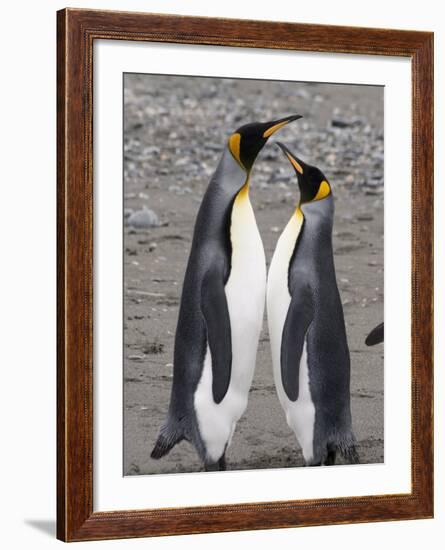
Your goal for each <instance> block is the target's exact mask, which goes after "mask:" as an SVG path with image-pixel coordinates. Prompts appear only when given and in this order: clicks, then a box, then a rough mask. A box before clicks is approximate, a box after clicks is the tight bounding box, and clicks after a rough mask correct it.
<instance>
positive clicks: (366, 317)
mask: <svg viewBox="0 0 445 550" xmlns="http://www.w3.org/2000/svg"><path fill="white" fill-rule="evenodd" d="M124 92H125V100H124V103H125V111H124V126H125V132H124V154H125V168H124V203H125V216H126V222H125V225H124V248H125V253H124V266H125V267H124V286H125V288H124V407H125V412H124V474H125V475H138V474H139V475H142V474H155V473H170V472H192V471H199V470H201V469H202V467H201V465H200V463H199V460H198V459H197V455H196V453H195V451H194V449H193V448H192V447H191V446H190V445H189V444H188V443H186V442H183V443H181V444H179V445H177V446H176V447H175V448H174V449H173V450H172V452H171V453H170V454H169V455H168V456H166V457H164V458H163V459H161V460H159V461H156V460H152V459H151V458H150V452H151V450H152V448H153V445H154V442H155V440H156V436H157V433H158V431H159V428H160V427H161V424H162V423H163V421H164V420H165V417H166V412H167V408H168V403H169V397H170V388H171V382H172V374H173V365H172V361H173V345H174V334H175V327H176V320H177V314H178V307H179V300H180V294H181V285H182V280H183V276H184V270H185V266H186V262H187V258H188V255H189V251H190V245H191V238H192V228H193V223H194V219H195V216H196V213H197V211H198V208H199V204H200V200H201V197H202V195H203V193H204V191H205V189H206V186H207V184H208V181H209V179H210V176H211V174H212V173H213V171H214V169H215V167H216V165H217V163H218V159H219V156H220V152H221V149H222V147H223V145H224V143H225V141H226V139H227V137H228V135H229V134H230V133H231V131H233V130H235V129H236V128H237V127H238V126H240V125H242V124H244V123H247V122H250V121H253V120H271V119H275V118H280V117H282V116H285V115H287V114H292V113H299V114H302V115H304V119H302V120H300V121H298V122H296V123H294V124H292V125H289V126H288V127H287V128H285V129H284V130H282V131H281V132H279V137H278V138H277V139H280V141H284V142H285V143H287V144H288V145H289V146H290V148H291V150H294V151H295V153H296V154H298V155H299V156H301V158H302V159H303V160H306V161H308V162H309V163H311V164H316V165H318V166H319V167H320V168H321V169H322V170H323V172H324V173H325V175H326V176H327V177H328V179H329V181H330V183H331V185H332V187H333V192H334V195H335V205H336V214H335V222H334V250H335V264H336V269H337V280H338V285H339V289H340V293H341V297H342V302H343V305H344V313H345V320H346V325H347V334H348V341H349V348H350V352H351V367H352V379H351V391H352V415H353V426H354V431H355V434H356V437H357V440H358V443H359V446H358V451H359V454H360V458H361V462H363V463H375V462H383V345H380V346H376V347H374V348H367V347H366V346H365V344H364V339H365V337H366V335H367V333H368V332H369V330H370V329H371V328H373V327H374V326H375V325H376V324H378V323H379V322H381V321H382V319H383V90H382V88H377V87H363V86H341V85H323V84H317V85H313V84H300V83H289V82H254V81H242V80H227V79H226V80H222V79H204V78H187V77H166V76H155V77H154V76H150V75H126V76H125V79H124ZM276 135H277V136H278V134H276ZM277 149H278V148H277V147H276V146H274V145H273V144H272V142H270V143H269V144H268V145H267V146H266V147H265V149H263V151H262V152H261V154H260V155H259V157H258V160H257V162H256V164H255V168H254V171H253V174H252V178H251V183H252V187H251V200H252V204H253V207H254V210H255V213H256V216H257V222H258V226H259V229H260V232H261V235H262V238H263V242H264V247H265V251H266V258H267V262H268V263H269V262H270V259H271V257H272V253H273V250H274V247H275V244H276V241H277V238H278V236H279V234H280V232H281V230H282V229H283V228H284V226H285V224H286V223H287V221H288V219H289V217H290V216H291V214H292V212H293V209H294V206H295V204H296V203H297V202H298V187H297V185H296V179H295V178H294V177H293V174H292V171H291V169H290V166H289V164H288V163H287V162H286V161H285V160H284V158H283V157H282V155H281V154H279V153H278V150H277ZM144 205H145V206H146V207H148V208H150V209H151V210H153V211H154V212H155V214H156V216H157V218H158V222H159V225H158V226H156V227H151V228H148V229H145V228H135V227H132V226H131V225H129V224H128V216H129V215H130V214H131V213H132V212H134V211H138V210H140V209H141V208H142V207H143V206H144ZM271 364H272V363H271V355H270V349H269V336H268V331H267V324H266V322H264V326H263V332H262V334H261V339H260V344H259V349H258V359H257V365H256V371H255V376H254V380H253V384H252V388H251V390H250V395H249V404H248V407H247V410H246V412H245V414H244V415H243V416H242V418H241V419H240V421H239V423H238V426H237V429H236V432H235V435H234V438H233V442H232V445H231V447H230V448H229V450H228V452H227V462H228V468H229V469H252V468H282V467H292V466H302V465H303V459H302V455H301V452H300V450H299V448H298V445H297V443H296V441H295V438H294V435H293V433H292V432H291V430H290V429H289V427H288V426H287V424H286V421H285V418H284V414H283V412H282V409H281V407H280V404H279V402H278V398H277V396H276V393H275V388H274V384H273V377H272V367H271Z"/></svg>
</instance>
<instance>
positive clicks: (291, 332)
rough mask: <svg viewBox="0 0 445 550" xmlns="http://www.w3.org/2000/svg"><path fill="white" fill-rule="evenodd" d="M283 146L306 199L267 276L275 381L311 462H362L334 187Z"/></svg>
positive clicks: (288, 230)
mask: <svg viewBox="0 0 445 550" xmlns="http://www.w3.org/2000/svg"><path fill="white" fill-rule="evenodd" d="M278 145H279V146H280V148H281V149H282V151H283V152H284V154H285V155H286V157H287V159H288V160H289V161H290V163H291V165H292V166H293V168H294V170H295V172H296V175H297V178H298V185H299V188H300V202H299V204H298V206H297V208H296V210H295V212H294V214H293V215H292V217H291V219H290V221H289V222H288V224H287V226H286V227H285V229H284V231H283V233H282V234H281V236H280V238H279V240H278V242H277V245H276V248H275V251H274V254H273V257H272V261H271V265H270V268H269V274H268V280H267V317H268V325H269V333H270V342H271V350H272V362H273V371H274V379H275V385H276V389H277V393H278V397H279V400H280V403H281V406H282V407H283V409H284V412H285V414H286V420H287V423H288V425H289V427H290V428H291V429H292V430H293V432H294V433H295V436H296V438H297V441H298V442H299V444H300V446H301V449H302V452H303V457H304V460H305V464H306V465H308V466H319V465H322V464H324V465H332V464H335V460H336V453H337V451H340V452H341V454H342V455H343V456H344V457H345V459H346V460H347V461H348V462H351V463H357V462H358V455H357V452H356V448H355V437H354V435H353V432H352V421H351V409H350V360H349V348H348V344H347V340H346V329H345V323H344V317H343V308H342V304H341V301H340V295H339V291H338V288H337V282H336V277H335V267H334V256H333V247H332V227H333V219H334V199H333V196H332V190H331V186H330V184H329V183H328V181H327V179H326V177H325V176H324V175H323V173H322V172H321V171H320V170H319V169H318V168H316V167H314V166H310V165H309V164H306V163H304V162H303V161H302V160H300V159H298V158H297V157H296V156H295V155H293V154H292V153H291V152H290V151H289V149H287V147H285V146H284V145H283V144H281V143H278Z"/></svg>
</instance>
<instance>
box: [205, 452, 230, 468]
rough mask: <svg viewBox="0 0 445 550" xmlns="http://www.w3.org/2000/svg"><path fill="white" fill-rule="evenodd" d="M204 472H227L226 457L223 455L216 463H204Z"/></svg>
mask: <svg viewBox="0 0 445 550" xmlns="http://www.w3.org/2000/svg"><path fill="white" fill-rule="evenodd" d="M204 470H205V471H206V472H224V471H225V470H227V464H226V455H225V454H223V455H222V457H221V458H220V459H219V460H218V461H217V462H205V463H204Z"/></svg>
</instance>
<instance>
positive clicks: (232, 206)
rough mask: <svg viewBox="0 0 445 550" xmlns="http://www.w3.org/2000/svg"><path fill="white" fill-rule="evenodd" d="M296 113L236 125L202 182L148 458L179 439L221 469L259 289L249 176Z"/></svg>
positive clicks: (260, 265) (239, 405)
mask: <svg viewBox="0 0 445 550" xmlns="http://www.w3.org/2000/svg"><path fill="white" fill-rule="evenodd" d="M299 118H301V117H300V116H299V115H294V116H288V117H286V118H283V119H280V120H274V121H271V122H266V123H260V122H256V123H251V124H247V125H245V126H242V127H241V128H239V129H238V130H236V132H234V133H233V134H232V135H231V136H230V137H229V139H228V142H227V145H226V147H225V149H224V152H223V154H222V158H221V160H220V162H219V165H218V167H217V169H216V172H215V174H214V175H213V177H212V179H211V181H210V184H209V185H208V188H207V190H206V193H205V195H204V197H203V200H202V203H201V206H200V208H199V211H198V215H197V218H196V222H195V228H194V234H193V240H192V246H191V251H190V256H189V260H188V265H187V269H186V272H185V277H184V283H183V288H182V297H181V304H180V309H179V317H178V323H177V329H176V334H175V349H174V363H173V364H174V367H173V385H172V391H171V398H170V406H169V411H168V416H167V420H166V422H165V424H164V425H163V427H162V428H161V430H160V433H159V436H158V439H157V441H156V444H155V447H154V449H153V451H152V453H151V456H152V458H160V457H162V456H164V455H165V454H167V453H168V452H169V451H170V450H171V449H172V447H173V446H174V445H175V444H176V443H178V442H180V441H182V440H184V439H185V440H187V441H189V442H190V443H192V444H193V445H194V447H195V448H196V450H197V453H198V455H199V457H200V459H201V460H202V462H203V463H204V467H205V469H206V470H218V469H219V470H225V469H226V462H225V452H226V449H227V447H228V446H229V445H230V442H231V439H232V436H233V433H234V430H235V425H236V423H237V421H238V420H239V418H240V416H241V415H242V413H243V412H244V410H245V408H246V406H247V397H248V393H249V389H250V385H251V382H252V377H253V372H254V367H255V361H256V353H257V346H258V340H259V335H260V330H261V326H262V321H263V314H264V306H265V296H266V261H265V255H264V248H263V243H262V240H261V237H260V234H259V231H258V228H257V224H256V220H255V216H254V213H253V209H252V206H251V203H250V200H249V177H250V173H251V170H252V167H253V164H254V161H255V159H256V157H257V155H258V153H259V152H260V150H261V149H262V147H263V146H264V145H265V144H266V142H267V140H268V138H269V137H270V136H271V135H272V134H273V133H274V132H276V131H277V130H279V129H280V128H282V127H283V126H285V125H286V124H288V123H289V122H291V121H293V120H297V119H299Z"/></svg>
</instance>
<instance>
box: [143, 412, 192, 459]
mask: <svg viewBox="0 0 445 550" xmlns="http://www.w3.org/2000/svg"><path fill="white" fill-rule="evenodd" d="M183 439H184V434H183V433H182V430H180V429H179V427H175V426H174V425H172V423H171V422H170V421H167V423H166V424H165V425H164V426H162V428H161V431H160V432H159V435H158V439H157V440H156V443H155V446H154V448H153V450H152V451H151V455H150V456H151V458H155V459H158V458H162V457H163V456H165V455H166V454H167V453H169V452H170V451H171V450H172V449H173V447H174V446H175V445H176V444H177V443H179V442H180V441H182V440H183Z"/></svg>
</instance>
